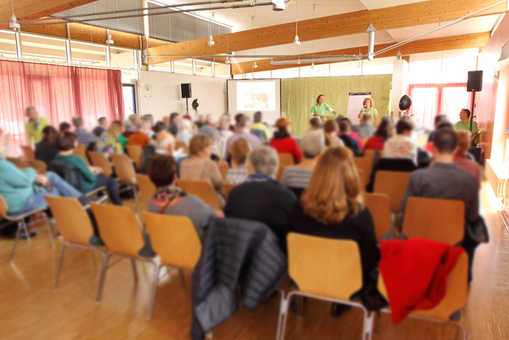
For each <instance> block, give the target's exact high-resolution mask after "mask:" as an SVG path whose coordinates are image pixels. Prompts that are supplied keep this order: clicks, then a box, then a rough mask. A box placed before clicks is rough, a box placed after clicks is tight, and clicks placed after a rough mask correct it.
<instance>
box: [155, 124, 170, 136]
mask: <svg viewBox="0 0 509 340" xmlns="http://www.w3.org/2000/svg"><path fill="white" fill-rule="evenodd" d="M167 129H168V125H166V124H164V122H161V121H159V122H157V123H156V124H155V125H154V128H153V129H152V130H153V131H154V133H155V134H156V135H157V134H158V133H161V132H163V131H166V130H167Z"/></svg>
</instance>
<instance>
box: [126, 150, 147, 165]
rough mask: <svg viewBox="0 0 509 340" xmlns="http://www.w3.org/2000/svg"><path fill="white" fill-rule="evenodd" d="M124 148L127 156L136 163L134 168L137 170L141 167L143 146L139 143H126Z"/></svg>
mask: <svg viewBox="0 0 509 340" xmlns="http://www.w3.org/2000/svg"><path fill="white" fill-rule="evenodd" d="M126 149H127V153H128V154H129V158H131V159H132V160H133V162H134V164H136V169H137V170H138V171H139V170H140V169H141V155H142V154H143V148H142V147H141V146H139V145H127V146H126Z"/></svg>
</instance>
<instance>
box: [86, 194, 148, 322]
mask: <svg viewBox="0 0 509 340" xmlns="http://www.w3.org/2000/svg"><path fill="white" fill-rule="evenodd" d="M90 206H91V208H92V211H93V213H94V216H95V219H96V221H97V226H98V227H99V232H100V234H101V238H102V240H103V241H104V243H105V244H106V247H107V249H108V251H107V252H106V256H105V257H104V258H103V263H102V267H101V276H100V279H99V288H98V289H97V298H96V303H98V304H99V303H101V297H102V292H103V288H104V281H105V276H106V270H107V269H108V260H109V259H110V257H111V256H113V255H118V256H122V257H125V258H130V259H131V265H132V268H133V274H134V279H135V280H136V281H138V273H137V270H136V262H135V261H136V260H137V261H143V262H149V263H151V264H153V265H154V270H155V271H157V270H158V264H157V262H156V261H154V260H153V259H151V258H149V257H141V256H140V255H139V254H138V251H139V250H140V249H141V248H143V246H144V244H145V242H144V240H143V235H142V232H141V229H140V226H139V225H138V222H137V221H136V217H135V216H134V214H133V212H132V211H131V210H129V208H127V207H124V206H116V205H109V204H97V203H90ZM147 318H150V308H149V310H148V312H147Z"/></svg>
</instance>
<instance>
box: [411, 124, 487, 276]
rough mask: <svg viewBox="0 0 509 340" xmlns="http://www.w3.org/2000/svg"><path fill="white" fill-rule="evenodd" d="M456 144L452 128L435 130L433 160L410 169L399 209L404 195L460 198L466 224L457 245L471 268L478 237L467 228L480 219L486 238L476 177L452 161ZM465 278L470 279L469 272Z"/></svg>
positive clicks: (476, 223)
mask: <svg viewBox="0 0 509 340" xmlns="http://www.w3.org/2000/svg"><path fill="white" fill-rule="evenodd" d="M457 146H458V137H457V136H456V133H455V132H454V130H452V129H450V128H440V129H438V130H437V131H436V133H435V136H434V137H433V149H434V151H433V155H434V162H433V163H432V164H431V166H430V167H428V168H426V169H420V170H416V171H414V172H413V173H412V175H411V176H410V180H409V182H408V186H407V189H406V192H405V196H404V198H403V201H402V202H401V211H402V212H403V213H404V211H405V207H406V203H407V201H408V198H409V197H412V196H415V197H427V198H440V199H452V200H461V201H463V202H464V203H465V222H466V225H465V227H466V228H465V238H464V240H463V242H462V244H461V246H462V247H463V248H464V249H465V251H466V252H467V254H468V257H469V264H470V268H472V261H473V257H474V252H475V248H476V247H477V246H478V245H479V242H481V241H480V240H479V239H478V240H474V239H473V238H472V236H471V233H470V232H469V229H470V231H471V230H472V229H473V226H474V225H475V226H476V227H477V226H478V223H481V229H484V235H482V236H483V237H485V239H486V240H487V238H488V236H487V231H486V230H485V226H484V221H483V220H482V218H480V216H479V181H478V179H477V178H476V177H475V176H474V175H472V174H471V173H469V172H467V171H465V170H462V169H460V168H458V167H457V166H456V164H454V153H455V151H456V148H457ZM482 227H484V228H482ZM403 233H404V231H403ZM469 279H471V272H470V273H469Z"/></svg>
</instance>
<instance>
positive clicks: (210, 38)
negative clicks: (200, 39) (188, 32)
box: [207, 35, 215, 46]
mask: <svg viewBox="0 0 509 340" xmlns="http://www.w3.org/2000/svg"><path fill="white" fill-rule="evenodd" d="M214 44H215V42H214V38H212V35H210V36H209V41H207V45H209V46H214Z"/></svg>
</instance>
